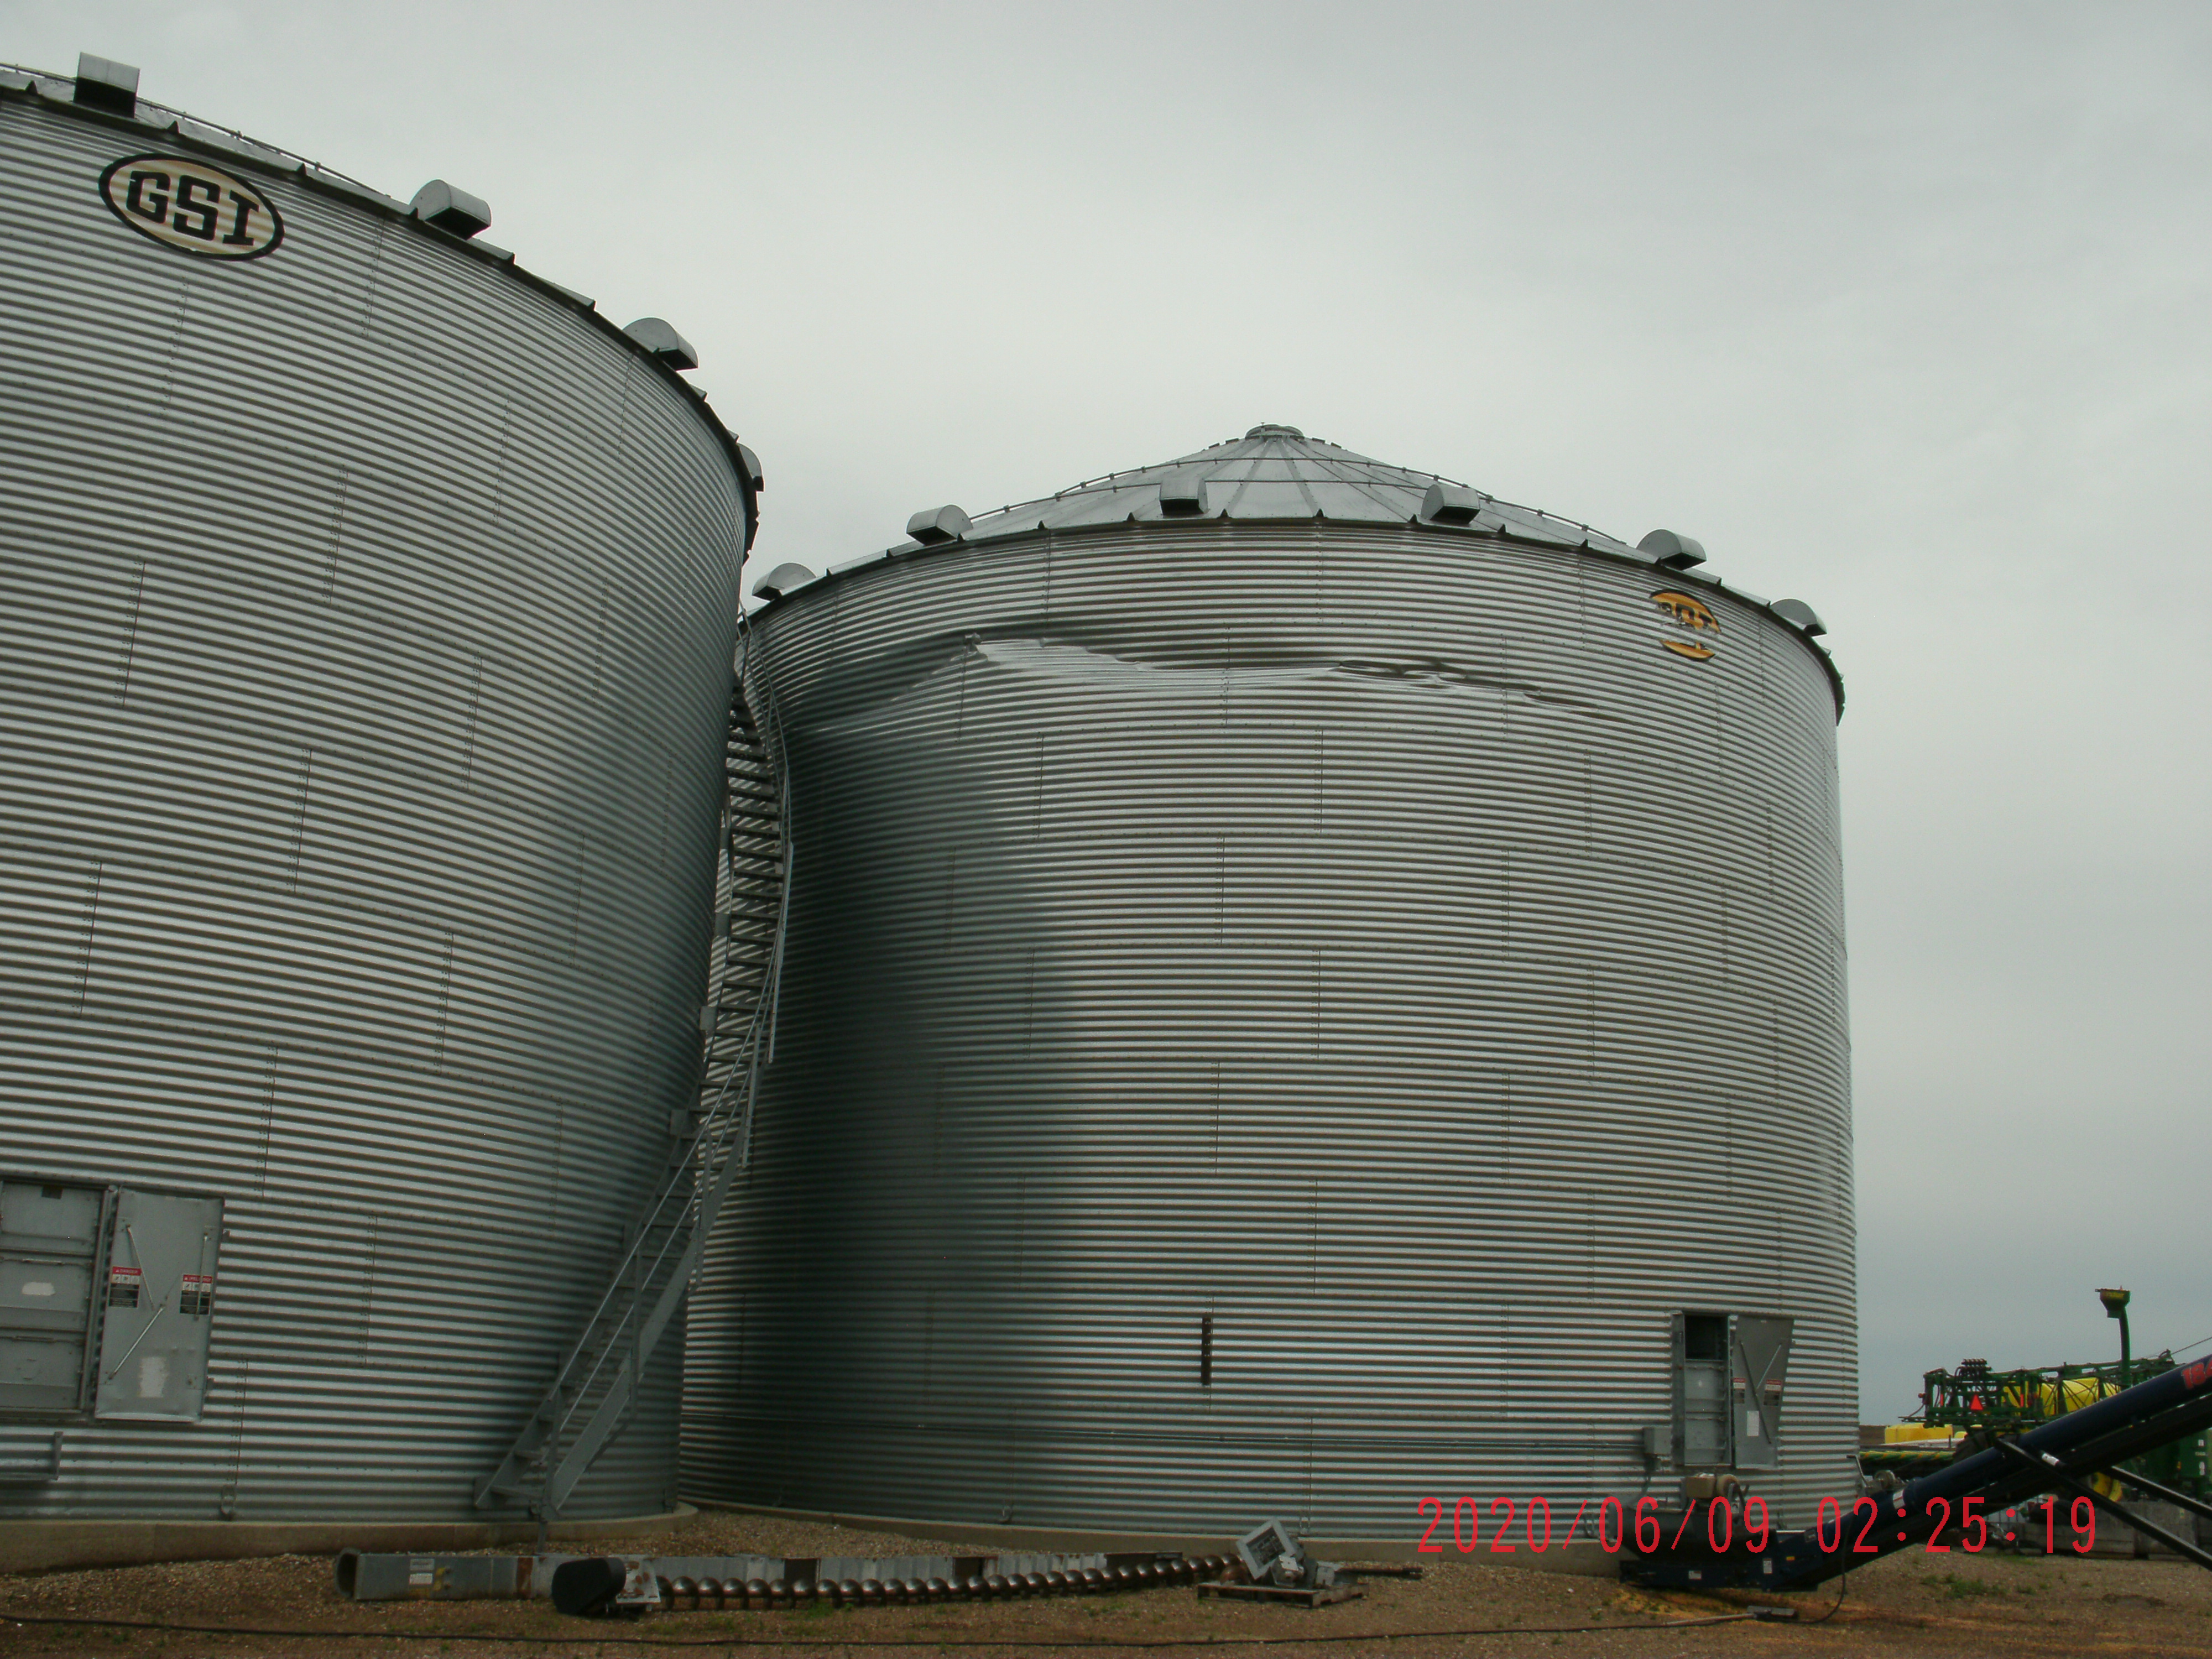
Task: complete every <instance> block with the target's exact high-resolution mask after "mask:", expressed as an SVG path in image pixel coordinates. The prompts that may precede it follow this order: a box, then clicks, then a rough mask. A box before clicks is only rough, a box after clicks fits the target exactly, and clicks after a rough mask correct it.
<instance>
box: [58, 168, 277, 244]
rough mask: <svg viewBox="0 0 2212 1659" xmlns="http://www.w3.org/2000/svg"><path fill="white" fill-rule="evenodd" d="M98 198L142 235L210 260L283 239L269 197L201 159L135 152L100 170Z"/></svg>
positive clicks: (275, 242)
mask: <svg viewBox="0 0 2212 1659" xmlns="http://www.w3.org/2000/svg"><path fill="white" fill-rule="evenodd" d="M100 199H101V200H102V201H104V202H106V204H107V206H108V210H109V211H110V212H112V214H114V215H115V216H116V217H117V218H118V219H120V220H122V221H123V222H124V223H125V224H126V225H128V226H130V227H131V229H133V230H135V231H137V233H138V234H140V235H142V236H147V237H150V238H152V239H153V240H155V241H157V242H159V243H161V245H162V246H165V247H173V248H177V249H179V250H181V251H182V252H185V253H197V254H200V255H203V256H204V257H205V258H210V259H258V258H260V257H261V256H262V255H263V254H264V253H271V252H275V251H276V245H277V243H279V242H281V241H283V240H284V222H283V220H282V219H280V218H278V217H277V216H276V209H275V208H274V207H272V206H270V203H269V198H268V197H265V196H264V195H262V193H261V192H260V191H258V190H255V189H254V188H253V187H252V185H242V184H240V183H239V181H238V180H237V179H234V178H232V177H231V176H230V175H229V174H228V173H219V172H217V171H216V169H215V168H213V167H209V166H208V165H207V164H206V163H205V162H203V161H185V159H184V158H183V157H182V156H178V155H133V156H131V157H130V158H128V159H127V160H125V161H118V162H116V163H115V164H114V165H113V166H112V167H109V168H108V169H107V171H106V172H105V173H101V174H100Z"/></svg>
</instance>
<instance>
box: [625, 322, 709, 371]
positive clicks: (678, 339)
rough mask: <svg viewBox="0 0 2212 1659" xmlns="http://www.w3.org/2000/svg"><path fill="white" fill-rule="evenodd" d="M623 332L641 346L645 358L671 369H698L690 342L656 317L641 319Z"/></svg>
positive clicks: (696, 356) (695, 354) (696, 359)
mask: <svg viewBox="0 0 2212 1659" xmlns="http://www.w3.org/2000/svg"><path fill="white" fill-rule="evenodd" d="M623 333H625V334H627V335H629V337H630V338H631V339H633V340H635V341H636V342H637V343H639V344H640V345H641V346H643V347H644V348H645V350H646V355H647V356H650V357H655V358H658V359H659V361H660V362H664V363H666V364H667V365H668V366H669V368H698V367H699V354H698V353H697V352H696V351H694V350H692V349H691V342H690V341H689V340H687V339H685V338H684V337H683V336H682V335H681V334H678V332H677V331H675V330H674V329H673V328H671V327H670V326H669V325H667V324H666V323H665V322H664V321H662V320H661V319H659V318H658V317H641V318H639V319H637V320H636V321H635V322H634V323H632V324H631V325H629V327H628V328H626V329H624V330H623Z"/></svg>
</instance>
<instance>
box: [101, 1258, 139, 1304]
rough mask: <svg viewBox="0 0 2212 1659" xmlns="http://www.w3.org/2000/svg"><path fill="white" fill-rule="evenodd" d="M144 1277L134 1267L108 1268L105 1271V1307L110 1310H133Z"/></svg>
mask: <svg viewBox="0 0 2212 1659" xmlns="http://www.w3.org/2000/svg"><path fill="white" fill-rule="evenodd" d="M145 1280H146V1275H145V1274H144V1273H141V1272H139V1271H138V1269H137V1268H136V1267H110V1268H109V1269H108V1270H107V1305H108V1306H109V1307H111V1308H135V1307H137V1305H138V1294H139V1291H140V1290H141V1288H142V1287H143V1285H144V1284H145Z"/></svg>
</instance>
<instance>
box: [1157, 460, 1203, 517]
mask: <svg viewBox="0 0 2212 1659" xmlns="http://www.w3.org/2000/svg"><path fill="white" fill-rule="evenodd" d="M1205 511H1206V474H1204V473H1203V472H1199V471H1183V472H1170V473H1169V474H1168V476H1167V477H1164V478H1163V479H1161V480H1160V512H1161V513H1162V514H1163V515H1164V516H1165V517H1167V518H1170V519H1194V518H1196V517H1197V516H1198V515H1199V514H1200V513H1204V512H1205Z"/></svg>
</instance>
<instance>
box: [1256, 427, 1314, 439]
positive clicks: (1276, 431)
mask: <svg viewBox="0 0 2212 1659" xmlns="http://www.w3.org/2000/svg"><path fill="white" fill-rule="evenodd" d="M1245 436H1246V437H1248V438H1303V437H1304V436H1305V434H1304V433H1303V432H1301V431H1299V430H1298V429H1297V428H1296V427H1294V426H1275V425H1273V424H1267V425H1262V426H1255V427H1254V428H1252V429H1251V430H1250V431H1249V432H1248V433H1246V434H1245Z"/></svg>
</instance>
